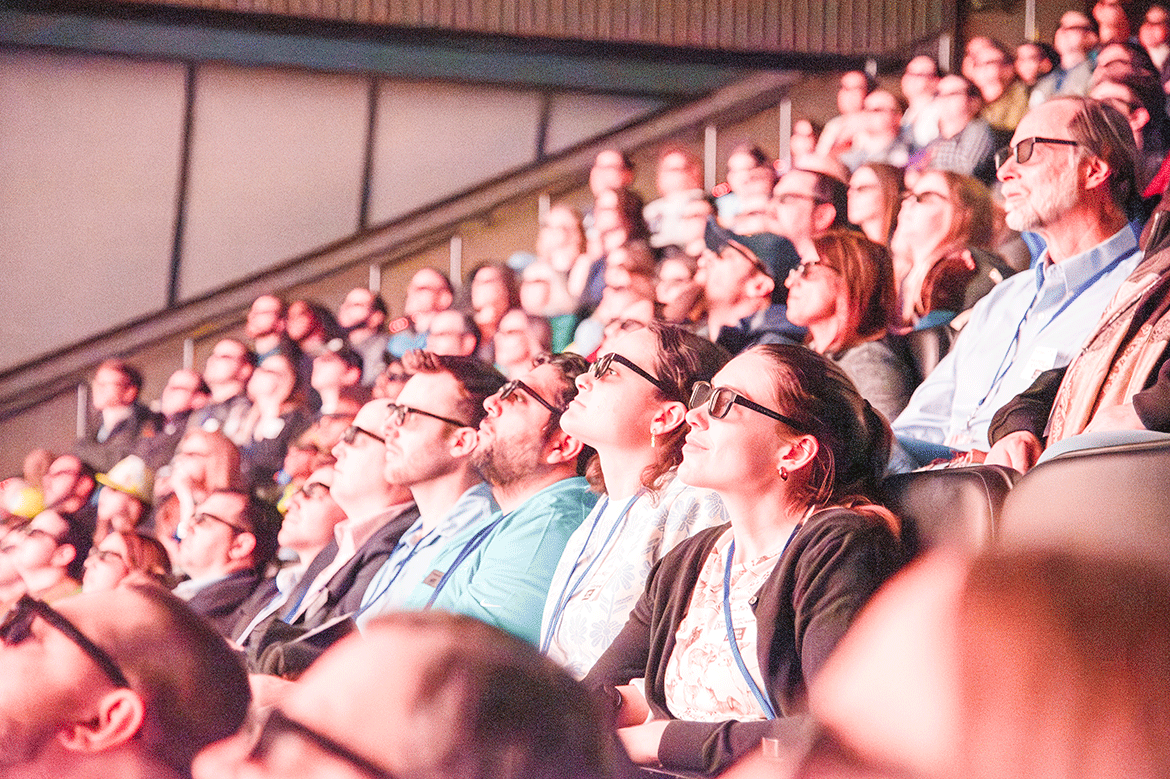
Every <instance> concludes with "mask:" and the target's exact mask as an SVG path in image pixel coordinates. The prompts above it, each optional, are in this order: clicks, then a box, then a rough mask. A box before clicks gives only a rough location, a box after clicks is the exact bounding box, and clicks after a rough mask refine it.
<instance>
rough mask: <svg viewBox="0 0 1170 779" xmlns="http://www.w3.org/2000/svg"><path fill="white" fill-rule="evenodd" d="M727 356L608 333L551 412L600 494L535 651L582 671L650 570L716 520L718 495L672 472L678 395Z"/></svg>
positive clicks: (702, 343)
mask: <svg viewBox="0 0 1170 779" xmlns="http://www.w3.org/2000/svg"><path fill="white" fill-rule="evenodd" d="M727 359H728V356H727V353H726V352H724V351H723V349H722V348H720V347H718V346H716V345H715V344H713V343H711V342H710V341H708V340H706V339H704V338H700V337H699V336H696V335H692V334H690V333H687V332H686V331H684V330H682V329H681V328H678V327H674V326H672V325H665V324H661V323H658V322H651V323H650V324H649V325H648V326H647V327H645V328H642V329H638V330H631V331H628V332H625V333H623V334H622V335H620V336H618V337H617V338H616V339H614V341H613V351H611V352H607V353H605V354H603V355H602V356H601V357H600V358H599V359H598V360H597V362H596V363H594V364H593V367H592V369H591V370H590V371H589V372H588V373H585V374H582V375H581V376H578V377H577V387H578V389H579V392H578V394H577V397H576V398H575V399H574V400H573V402H572V403H571V404H569V407H568V409H566V410H565V413H564V414H563V415H562V416H561V427H562V428H563V429H564V431H565V432H566V433H568V434H569V435H572V436H573V437H575V438H577V439H578V440H580V441H582V442H584V443H585V444H588V445H589V446H592V447H593V448H594V449H596V450H597V456H596V457H595V458H594V459H593V460H592V461H591V462H590V464H589V469H588V472H587V473H586V476H587V477H588V478H589V480H590V482H591V483H592V485H593V487H594V488H595V489H597V490H598V491H599V492H602V493H603V497H602V498H601V500H599V501H598V503H597V506H596V507H595V508H594V509H593V511H592V513H591V514H590V515H589V516H588V517H587V518H586V520H585V521H584V522H583V523H582V524H581V526H580V527H578V528H577V530H576V531H574V533H573V535H572V536H571V537H570V538H569V542H568V544H567V545H566V547H565V551H564V553H563V554H562V556H561V559H560V562H559V563H558V565H557V569H556V572H555V574H554V575H553V578H552V582H551V585H550V587H549V593H548V599H547V600H546V601H545V606H544V615H543V620H542V624H541V639H540V649H541V651H542V652H544V653H545V654H547V655H548V656H549V657H551V658H553V659H554V660H556V661H557V662H559V663H560V664H562V665H564V666H565V667H566V668H568V669H569V671H570V672H571V673H573V675H575V676H577V677H582V676H584V675H585V674H586V673H587V672H588V671H589V669H590V668H591V667H592V666H593V663H594V662H596V660H597V658H598V657H600V656H601V653H602V652H604V651H605V649H606V647H608V646H609V644H610V642H611V641H613V639H614V637H615V636H617V634H618V633H619V632H620V631H621V629H622V626H623V625H624V624H625V623H626V618H627V617H628V616H629V613H630V609H631V608H632V607H633V605H634V603H635V602H636V601H637V599H638V596H639V594H640V593H641V592H642V588H643V586H644V585H645V583H646V576H647V575H648V574H649V572H650V567H651V565H653V564H654V563H655V562H657V561H658V559H659V558H661V557H662V555H664V554H666V552H667V551H669V550H670V549H672V548H673V547H674V546H675V545H677V544H678V543H679V542H680V541H682V540H683V539H685V538H687V537H688V536H690V535H692V534H694V533H695V532H696V531H698V530H700V529H702V528H704V527H709V526H712V525H716V524H720V523H722V522H725V521H726V518H725V517H724V515H723V511H722V506H721V504H720V503H719V500H718V497H717V496H715V495H714V493H712V492H710V491H709V490H697V489H694V488H690V487H688V486H686V485H685V484H684V483H683V482H682V481H680V480H678V479H675V478H674V476H675V468H676V467H677V466H678V464H679V463H680V462H681V461H682V446H683V439H684V437H685V436H686V433H687V424H686V421H685V417H686V411H687V406H686V401H687V399H688V398H689V397H690V392H691V389H692V386H693V385H694V383H695V382H696V381H706V380H710V379H711V377H712V376H714V375H715V372H716V371H718V370H719V369H720V368H721V367H722V366H723V365H724V363H726V362H727Z"/></svg>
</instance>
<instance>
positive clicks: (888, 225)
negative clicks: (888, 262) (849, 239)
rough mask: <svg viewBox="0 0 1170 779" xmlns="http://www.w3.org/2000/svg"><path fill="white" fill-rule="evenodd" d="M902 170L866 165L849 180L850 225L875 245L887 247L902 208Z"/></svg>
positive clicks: (885, 166)
mask: <svg viewBox="0 0 1170 779" xmlns="http://www.w3.org/2000/svg"><path fill="white" fill-rule="evenodd" d="M902 186H903V185H902V170H901V168H898V167H895V166H893V165H886V164H883V163H880V162H869V163H866V164H864V165H862V166H860V167H858V168H857V170H856V171H854V173H853V175H852V176H851V177H850V178H849V198H848V201H847V202H848V208H847V214H848V218H849V222H850V223H851V224H854V225H857V226H858V227H859V228H861V232H863V233H865V235H866V237H867V238H869V239H870V240H871V241H874V242H875V243H880V244H884V245H889V243H890V236H891V235H893V232H894V225H895V224H897V221H898V208H899V207H900V206H901V205H902Z"/></svg>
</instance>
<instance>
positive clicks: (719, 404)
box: [688, 381, 804, 430]
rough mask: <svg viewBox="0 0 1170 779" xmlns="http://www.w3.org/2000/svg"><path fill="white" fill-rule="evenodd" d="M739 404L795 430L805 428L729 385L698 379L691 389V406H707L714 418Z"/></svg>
mask: <svg viewBox="0 0 1170 779" xmlns="http://www.w3.org/2000/svg"><path fill="white" fill-rule="evenodd" d="M735 404H738V405H740V406H743V407H744V408H750V409H751V410H752V411H756V412H758V413H760V414H763V415H764V416H768V417H771V418H772V419H775V420H777V421H778V422H783V423H784V424H786V425H788V426H789V427H791V428H793V429H795V430H802V429H803V428H804V426H803V425H801V424H800V423H799V422H797V421H796V420H795V419H793V418H792V417H789V416H785V415H784V414H781V413H780V412H779V411H773V410H772V409H770V408H767V407H766V406H761V405H760V404H759V403H756V402H755V401H751V400H748V399H747V398H745V397H744V396H743V395H740V394H739V393H738V392H736V391H735V390H732V389H728V388H727V387H712V386H711V383H710V382H707V381H696V382H695V386H694V389H692V390H691V402H690V403H689V404H688V405H690V407H691V408H693V409H694V408H699V407H700V406H703V405H706V406H707V415H708V416H710V417H711V418H712V419H723V418H724V417H725V416H727V412H728V411H731V407H732V405H735Z"/></svg>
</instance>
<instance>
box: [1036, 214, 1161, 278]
mask: <svg viewBox="0 0 1170 779" xmlns="http://www.w3.org/2000/svg"><path fill="white" fill-rule="evenodd" d="M1137 246H1138V243H1137V236H1136V235H1134V232H1133V228H1132V227H1130V225H1129V224H1125V225H1124V226H1122V228H1121V229H1120V230H1118V231H1117V232H1116V233H1114V234H1113V235H1111V236H1110V237H1109V238H1106V239H1105V240H1104V241H1102V242H1101V243H1099V244H1097V245H1096V246H1094V247H1092V248H1090V249H1089V250H1088V251H1084V252H1081V253H1080V254H1074V255H1073V256H1072V257H1069V258H1068V259H1066V260H1062V261H1061V262H1052V260H1051V259H1050V258H1049V256H1048V248H1047V247H1045V249H1044V252H1043V253H1042V254H1041V255H1040V261H1039V262H1037V263H1036V289H1040V287H1042V286H1043V285H1044V282H1045V280H1046V279H1051V278H1062V277H1063V279H1064V282H1065V284H1066V285H1067V286H1068V288H1069V289H1070V290H1079V289H1081V288H1082V287H1083V286H1085V284H1087V283H1088V282H1090V281H1093V280H1095V278H1096V276H1097V274H1099V273H1100V272H1101V271H1102V270H1104V269H1105V268H1107V267H1108V266H1109V265H1110V264H1111V263H1113V262H1115V261H1116V260H1118V259H1119V258H1122V257H1125V256H1127V255H1129V254H1132V253H1133V252H1135V251H1137Z"/></svg>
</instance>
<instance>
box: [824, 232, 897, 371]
mask: <svg viewBox="0 0 1170 779" xmlns="http://www.w3.org/2000/svg"><path fill="white" fill-rule="evenodd" d="M813 247H814V248H815V249H816V252H817V257H818V258H819V259H820V261H821V262H822V263H824V264H825V265H827V266H828V267H830V268H832V269H833V270H835V271H837V272H838V273H839V274H840V275H841V280H842V281H843V282H844V284H845V289H846V290H847V292H848V295H849V317H848V319H847V326H848V327H849V329H850V330H851V332H848V333H845V334H844V339H843V341H842V344H841V346H842V348H849V347H851V346H856V345H857V344H858V343H861V342H862V341H867V340H871V339H873V338H876V337H878V336H881V335H884V334H885V332H886V329H887V328H888V327H889V325H890V322H891V321H893V317H894V313H895V306H896V305H897V293H896V292H895V291H894V263H893V260H891V259H890V252H889V250H888V249H887V248H886V247H885V246H882V245H881V244H880V243H874V242H873V241H871V240H869V239H868V238H866V237H865V236H864V235H863V234H861V233H859V232H856V231H854V230H830V231H828V232H826V233H823V234H822V235H820V236H818V237H816V238H814V239H813Z"/></svg>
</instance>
